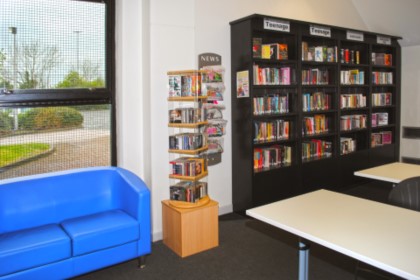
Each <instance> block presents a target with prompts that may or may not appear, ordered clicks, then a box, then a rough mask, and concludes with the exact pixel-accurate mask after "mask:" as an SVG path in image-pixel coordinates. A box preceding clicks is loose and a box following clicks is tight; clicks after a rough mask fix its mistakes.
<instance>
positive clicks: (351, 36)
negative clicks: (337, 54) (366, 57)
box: [347, 31, 364, 42]
mask: <svg viewBox="0 0 420 280" xmlns="http://www.w3.org/2000/svg"><path fill="white" fill-rule="evenodd" d="M347 40H353V41H360V42H363V41H364V35H363V33H362V32H356V31H347Z"/></svg>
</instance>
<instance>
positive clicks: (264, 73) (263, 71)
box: [253, 65, 294, 85]
mask: <svg viewBox="0 0 420 280" xmlns="http://www.w3.org/2000/svg"><path fill="white" fill-rule="evenodd" d="M253 70H254V76H253V78H254V85H290V84H291V82H292V80H291V78H292V79H293V80H294V78H293V76H294V71H293V70H292V69H291V68H290V67H281V68H273V67H264V68H261V67H259V66H258V65H254V69H253Z"/></svg>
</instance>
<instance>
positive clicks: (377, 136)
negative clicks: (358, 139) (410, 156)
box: [370, 131, 392, 148]
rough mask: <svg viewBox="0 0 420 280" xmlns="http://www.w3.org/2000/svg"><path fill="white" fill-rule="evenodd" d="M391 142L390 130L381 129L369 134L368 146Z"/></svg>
mask: <svg viewBox="0 0 420 280" xmlns="http://www.w3.org/2000/svg"><path fill="white" fill-rule="evenodd" d="M388 144H392V131H381V132H376V133H372V134H371V135H370V146H371V147H372V148H374V147H377V146H382V145H388Z"/></svg>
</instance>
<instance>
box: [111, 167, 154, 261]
mask: <svg viewBox="0 0 420 280" xmlns="http://www.w3.org/2000/svg"><path fill="white" fill-rule="evenodd" d="M116 171H117V172H118V173H119V174H120V176H121V178H122V179H123V180H122V182H123V184H121V185H120V186H118V188H117V189H118V192H119V195H118V197H119V205H120V207H121V209H122V210H124V211H125V212H127V213H128V214H130V215H131V216H133V217H134V218H136V219H137V220H138V221H139V224H140V241H139V243H140V244H141V246H139V248H138V251H139V256H141V255H145V254H148V253H150V252H151V221H150V219H151V214H150V190H149V189H148V187H147V186H146V184H145V183H144V182H143V180H142V179H140V178H139V177H138V176H137V175H135V174H134V173H132V172H130V171H128V170H126V169H123V168H120V167H116Z"/></svg>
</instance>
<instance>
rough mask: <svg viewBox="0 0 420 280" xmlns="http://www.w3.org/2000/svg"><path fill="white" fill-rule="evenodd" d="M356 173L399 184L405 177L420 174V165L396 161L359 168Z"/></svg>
mask: <svg viewBox="0 0 420 280" xmlns="http://www.w3.org/2000/svg"><path fill="white" fill-rule="evenodd" d="M354 175H356V176H360V177H365V178H370V179H375V180H381V181H387V182H391V183H394V184H398V183H400V182H401V181H403V180H405V179H408V178H412V177H417V176H420V165H418V164H410V163H403V162H394V163H389V164H385V165H380V166H377V167H372V168H368V169H364V170H359V171H356V172H354Z"/></svg>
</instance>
